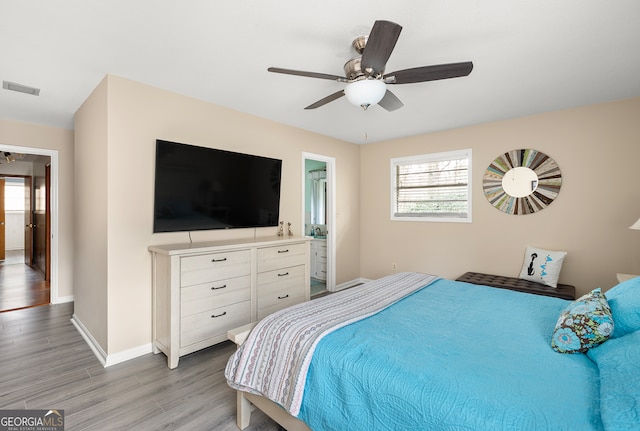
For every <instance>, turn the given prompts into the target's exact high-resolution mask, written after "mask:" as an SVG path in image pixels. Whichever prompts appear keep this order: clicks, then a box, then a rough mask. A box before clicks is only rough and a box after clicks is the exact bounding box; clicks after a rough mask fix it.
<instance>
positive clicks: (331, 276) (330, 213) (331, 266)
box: [300, 152, 336, 292]
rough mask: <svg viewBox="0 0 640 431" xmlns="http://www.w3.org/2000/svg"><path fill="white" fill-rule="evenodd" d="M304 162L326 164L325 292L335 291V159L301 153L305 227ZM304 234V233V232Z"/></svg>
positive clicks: (303, 220) (303, 221) (305, 178)
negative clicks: (314, 161) (310, 161)
mask: <svg viewBox="0 0 640 431" xmlns="http://www.w3.org/2000/svg"><path fill="white" fill-rule="evenodd" d="M305 160H317V161H319V162H324V163H326V164H327V219H328V220H327V281H326V283H327V290H328V291H330V292H335V291H336V159H335V157H329V156H323V155H321V154H314V153H306V152H303V153H302V175H301V177H302V183H301V184H302V223H301V224H300V226H304V225H305V209H306V208H305V182H306V180H307V176H306V174H307V173H306V169H305ZM305 234H306V232H305Z"/></svg>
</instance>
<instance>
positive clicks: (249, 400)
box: [227, 322, 311, 431]
mask: <svg viewBox="0 0 640 431" xmlns="http://www.w3.org/2000/svg"><path fill="white" fill-rule="evenodd" d="M256 323H257V322H253V323H249V324H248V325H244V326H241V327H239V328H235V329H232V330H230V331H228V332H227V338H229V340H231V341H233V342H234V343H235V344H236V345H237V346H240V345H241V344H242V343H244V341H245V340H246V339H247V337H248V336H249V332H251V330H252V329H253V327H254V326H256ZM236 406H237V412H236V423H237V425H238V428H240V429H241V430H243V429H245V428H247V427H248V426H249V422H250V421H251V412H252V411H253V410H254V408H256V407H257V408H259V409H260V410H262V411H263V412H264V413H265V414H266V415H267V416H269V417H270V418H271V419H273V420H274V421H276V422H277V423H278V424H279V425H280V426H281V427H283V428H284V429H286V430H287V431H311V429H310V428H309V427H308V426H307V424H305V423H304V422H303V421H301V420H300V419H298V418H296V417H294V416H291V415H290V414H289V413H288V412H287V411H286V410H285V409H283V408H282V407H280V406H279V405H278V404H276V403H274V402H273V401H271V400H270V399H268V398H265V397H261V396H259V395H255V394H251V393H248V392H243V391H236Z"/></svg>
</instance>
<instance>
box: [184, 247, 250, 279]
mask: <svg viewBox="0 0 640 431" xmlns="http://www.w3.org/2000/svg"><path fill="white" fill-rule="evenodd" d="M249 274H251V251H250V250H238V251H229V252H224V253H210V254H203V255H199V256H189V257H183V258H181V259H180V285H181V286H182V287H184V286H192V285H194V284H202V283H206V282H210V281H216V280H225V279H228V278H234V277H240V276H243V275H249Z"/></svg>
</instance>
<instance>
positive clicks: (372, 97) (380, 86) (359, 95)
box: [344, 79, 387, 110]
mask: <svg viewBox="0 0 640 431" xmlns="http://www.w3.org/2000/svg"><path fill="white" fill-rule="evenodd" d="M386 92H387V85H386V84H385V83H384V82H382V81H381V80H379V79H362V80H360V81H355V82H352V83H350V84H347V86H346V87H345V89H344V94H345V96H346V97H347V100H348V101H349V102H350V103H351V104H353V105H356V106H361V107H362V108H363V109H365V110H366V109H367V108H368V107H369V106H371V105H376V104H377V103H378V102H379V101H381V100H382V98H383V97H384V95H385V93H386Z"/></svg>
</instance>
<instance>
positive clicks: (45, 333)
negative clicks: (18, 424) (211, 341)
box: [0, 303, 279, 431]
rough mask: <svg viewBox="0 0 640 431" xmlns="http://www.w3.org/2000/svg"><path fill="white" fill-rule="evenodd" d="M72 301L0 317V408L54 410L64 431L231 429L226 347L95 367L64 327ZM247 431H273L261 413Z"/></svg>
mask: <svg viewBox="0 0 640 431" xmlns="http://www.w3.org/2000/svg"><path fill="white" fill-rule="evenodd" d="M72 314H73V303H66V304H57V305H45V306H41V307H34V308H27V309H23V310H16V311H11V312H6V313H0V409H62V410H64V413H65V425H66V427H65V430H66V431H75V430H123V431H124V430H127V431H129V430H144V431H148V430H154V431H155V430H171V431H174V430H176V431H177V430H189V431H192V430H221V431H227V430H237V427H236V425H235V412H236V407H235V400H236V397H235V391H233V390H232V389H231V388H229V387H228V386H227V384H226V382H225V379H224V375H223V372H224V367H225V365H226V363H227V359H228V358H229V356H230V355H231V354H232V353H233V351H234V349H235V347H234V345H233V344H231V343H230V342H225V343H222V344H219V345H217V346H214V347H211V348H208V349H205V350H202V351H199V352H196V353H193V354H191V355H188V356H185V357H182V358H181V359H180V364H179V366H178V368H176V369H174V370H170V369H169V368H168V367H167V363H166V357H165V356H164V355H163V354H159V355H154V354H151V353H150V354H148V355H145V356H143V357H140V358H136V359H133V360H130V361H127V362H125V363H121V364H117V365H113V366H111V367H108V368H103V367H102V365H101V364H100V362H99V361H98V360H97V359H96V357H95V356H94V355H93V353H92V352H91V350H90V348H89V347H88V345H87V344H86V343H85V341H84V340H83V339H82V337H81V336H80V334H79V333H78V331H77V330H76V329H75V327H74V326H73V325H72V324H71V322H70V318H71V315H72ZM248 429H249V430H252V431H256V430H263V431H270V430H274V431H275V430H278V429H279V427H278V425H277V424H276V423H275V422H273V421H272V420H271V419H269V418H268V417H266V416H265V415H264V414H263V413H262V412H260V411H256V412H254V413H253V414H252V418H251V426H250V427H249V428H248Z"/></svg>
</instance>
